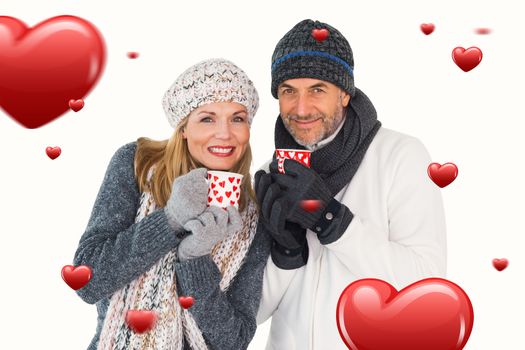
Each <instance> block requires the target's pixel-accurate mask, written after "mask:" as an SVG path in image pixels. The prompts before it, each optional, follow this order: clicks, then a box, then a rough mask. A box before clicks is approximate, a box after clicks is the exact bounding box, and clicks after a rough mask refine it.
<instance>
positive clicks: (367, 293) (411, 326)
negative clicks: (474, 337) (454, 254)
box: [336, 278, 474, 350]
mask: <svg viewBox="0 0 525 350" xmlns="http://www.w3.org/2000/svg"><path fill="white" fill-rule="evenodd" d="M336 317H337V328H338V330H339V334H340V335H341V338H342V339H343V341H344V343H345V344H346V346H347V347H348V348H349V349H351V350H361V349H367V350H385V349H396V350H397V349H402V350H423V349H424V350H460V349H463V347H464V346H465V345H466V343H467V341H468V338H469V336H470V333H471V331H472V325H473V322H474V312H473V309H472V304H471V302H470V300H469V298H468V295H467V294H466V293H465V292H464V291H463V290H462V289H461V288H460V287H459V286H458V285H456V284H454V283H452V282H450V281H447V280H445V279H441V278H428V279H424V280H421V281H418V282H416V283H413V284H411V285H409V286H408V287H406V288H404V289H402V290H401V291H399V292H398V291H397V290H396V289H395V288H394V287H393V286H392V285H390V284H388V283H387V282H384V281H381V280H378V279H363V280H358V281H355V282H353V283H352V284H350V285H349V286H348V287H346V288H345V289H344V291H343V293H342V294H341V296H340V297H339V301H338V303H337V314H336Z"/></svg>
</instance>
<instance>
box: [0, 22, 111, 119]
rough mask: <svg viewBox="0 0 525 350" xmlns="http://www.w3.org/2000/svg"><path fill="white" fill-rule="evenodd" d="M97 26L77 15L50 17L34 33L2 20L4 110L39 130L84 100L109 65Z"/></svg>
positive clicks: (0, 82) (1, 91)
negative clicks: (76, 100)
mask: <svg viewBox="0 0 525 350" xmlns="http://www.w3.org/2000/svg"><path fill="white" fill-rule="evenodd" d="M105 51H106V49H105V44H104V41H103V38H102V36H101V34H100V33H99V31H98V30H97V29H96V27H95V26H94V25H93V24H91V23H89V22H88V21H86V20H84V19H82V18H79V17H75V16H57V17H53V18H49V19H47V20H45V21H43V22H41V23H39V24H37V25H36V26H35V27H33V28H28V27H27V26H26V25H25V24H24V23H23V22H21V21H20V20H18V19H17V18H14V17H7V16H0V77H2V78H1V79H0V106H1V107H2V108H3V109H4V110H5V111H6V112H7V114H9V115H10V116H11V117H12V118H13V119H15V120H16V121H17V122H19V123H20V124H22V125H23V126H25V127H26V128H30V129H34V128H38V127H40V126H42V125H44V124H47V123H49V122H50V121H52V120H54V119H56V118H58V117H59V116H60V115H62V114H63V113H64V112H66V111H68V110H69V101H70V100H71V99H79V98H82V97H84V96H85V95H86V94H87V93H88V92H89V91H90V90H91V89H92V88H93V86H94V85H95V83H96V82H97V80H98V78H99V77H100V75H101V73H102V70H103V68H104V64H105V56H106V53H105Z"/></svg>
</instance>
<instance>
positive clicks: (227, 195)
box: [224, 191, 232, 198]
mask: <svg viewBox="0 0 525 350" xmlns="http://www.w3.org/2000/svg"><path fill="white" fill-rule="evenodd" d="M224 194H226V197H228V198H230V196H231V195H232V192H231V191H226V192H224Z"/></svg>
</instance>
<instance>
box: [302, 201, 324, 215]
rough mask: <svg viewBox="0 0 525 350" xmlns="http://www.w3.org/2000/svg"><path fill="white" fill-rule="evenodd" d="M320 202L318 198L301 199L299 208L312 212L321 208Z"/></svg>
mask: <svg viewBox="0 0 525 350" xmlns="http://www.w3.org/2000/svg"><path fill="white" fill-rule="evenodd" d="M321 204H322V202H321V201H320V200H318V199H305V200H302V201H301V208H303V210H304V211H307V212H309V213H313V212H316V211H318V210H319V208H321Z"/></svg>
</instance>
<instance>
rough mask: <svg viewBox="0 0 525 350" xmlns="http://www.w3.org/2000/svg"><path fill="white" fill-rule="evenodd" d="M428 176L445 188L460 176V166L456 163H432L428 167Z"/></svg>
mask: <svg viewBox="0 0 525 350" xmlns="http://www.w3.org/2000/svg"><path fill="white" fill-rule="evenodd" d="M427 172H428V176H429V177H430V179H431V180H432V181H434V183H435V184H436V185H438V186H439V187H441V188H443V187H445V186H448V185H450V184H451V183H452V181H454V180H455V179H456V177H457V176H458V167H457V166H456V164H454V163H445V164H443V165H441V164H439V163H432V164H430V165H429V166H428V168H427Z"/></svg>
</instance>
